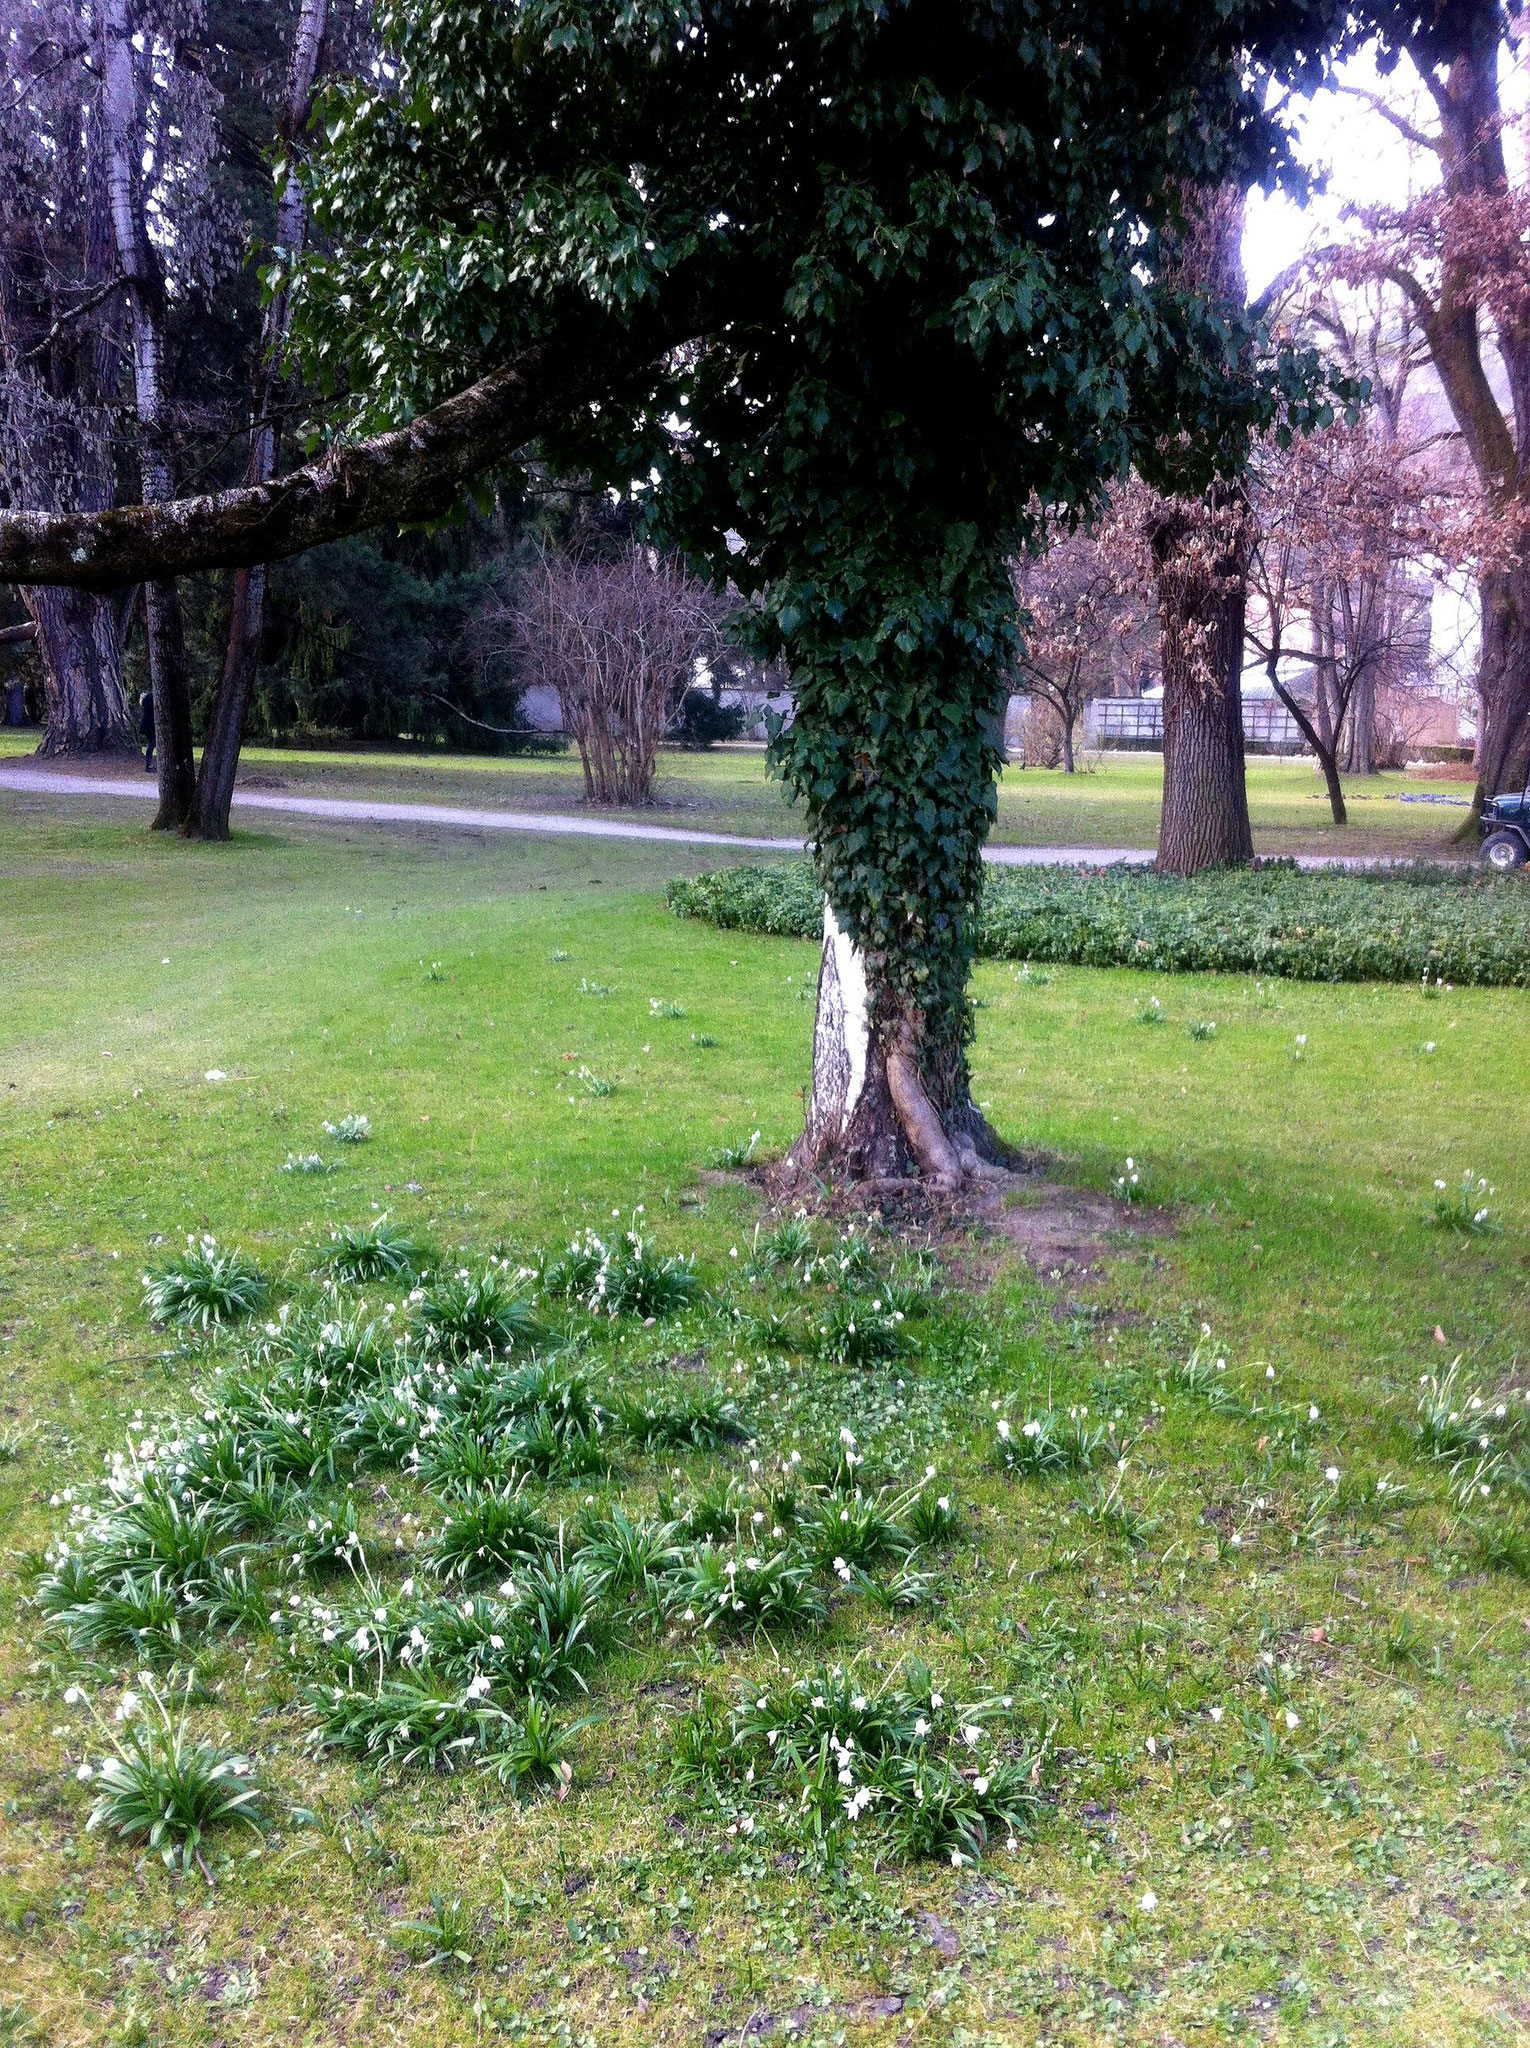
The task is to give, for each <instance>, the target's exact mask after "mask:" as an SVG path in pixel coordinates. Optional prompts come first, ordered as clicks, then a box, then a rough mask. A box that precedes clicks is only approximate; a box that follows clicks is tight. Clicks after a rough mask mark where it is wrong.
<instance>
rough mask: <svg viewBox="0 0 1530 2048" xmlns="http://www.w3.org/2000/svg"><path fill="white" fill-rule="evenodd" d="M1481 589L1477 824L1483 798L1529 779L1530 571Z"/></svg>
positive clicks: (1503, 575) (1501, 576) (1504, 575)
mask: <svg viewBox="0 0 1530 2048" xmlns="http://www.w3.org/2000/svg"><path fill="white" fill-rule="evenodd" d="M1477 588H1478V593H1479V596H1480V599H1481V605H1482V652H1481V656H1480V659H1479V663H1478V670H1477V682H1478V688H1479V690H1480V692H1481V697H1482V711H1483V718H1482V732H1481V740H1480V751H1479V754H1478V766H1477V774H1478V781H1477V796H1476V803H1475V807H1474V811H1473V817H1472V821H1471V822H1472V824H1473V825H1475V821H1476V813H1477V812H1479V811H1480V810H1481V808H1482V801H1483V799H1484V798H1485V797H1489V796H1496V795H1497V794H1498V793H1499V792H1500V791H1501V790H1507V789H1516V790H1517V789H1523V788H1524V787H1525V784H1526V781H1527V780H1530V635H1527V622H1530V571H1527V570H1525V569H1519V568H1516V569H1513V570H1507V571H1498V570H1494V571H1492V572H1490V573H1489V574H1488V575H1486V576H1484V577H1482V578H1481V580H1480V582H1479V583H1478V586H1477ZM1464 829H1465V828H1463V830H1464ZM1458 836H1460V835H1458Z"/></svg>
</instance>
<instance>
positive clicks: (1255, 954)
mask: <svg viewBox="0 0 1530 2048" xmlns="http://www.w3.org/2000/svg"><path fill="white" fill-rule="evenodd" d="M668 896H669V901H670V903H671V905H672V906H673V908H674V909H675V911H676V912H677V913H678V915H680V916H681V917H699V918H705V919H707V920H709V921H710V922H712V923H714V924H716V925H719V926H720V927H722V928H723V929H724V930H728V931H749V932H766V933H772V934H777V935H790V936H791V937H794V938H817V937H818V936H819V935H820V934H821V932H822V930H823V897H822V894H821V893H820V891H819V889H818V886H817V884H816V882H815V881H814V879H813V873H812V870H811V868H810V867H809V866H808V865H807V863H806V862H805V861H782V862H778V863H775V864H773V865H770V866H766V867H737V868H725V869H721V870H719V871H718V872H717V873H715V874H704V875H695V876H690V877H683V878H679V879H677V880H675V881H673V882H671V883H670V885H669V889H668ZM976 933H977V950H978V954H979V956H980V957H981V958H984V959H989V960H1013V961H1032V960H1035V961H1042V962H1053V963H1067V964H1070V965H1073V966H1078V967H1143V968H1150V969H1152V970H1154V971H1156V972H1168V973H1189V972H1203V971H1207V970H1210V971H1213V972H1223V973H1225V972H1229V971H1232V972H1238V973H1246V974H1278V975H1288V976H1290V977H1291V978H1292V979H1294V980H1298V981H1422V980H1423V979H1424V977H1425V976H1428V977H1429V978H1430V979H1431V980H1437V981H1441V982H1451V983H1458V984H1462V985H1466V986H1476V987H1481V988H1523V987H1525V986H1526V985H1527V984H1530V890H1527V889H1526V887H1525V884H1524V882H1523V881H1522V880H1520V879H1519V878H1517V877H1512V876H1511V877H1508V878H1504V877H1500V876H1493V875H1485V874H1479V873H1475V872H1472V871H1470V870H1466V871H1452V870H1451V869H1448V868H1418V869H1414V870H1409V869H1397V870H1392V871H1389V872H1384V873H1370V872H1361V873H1318V874H1307V873H1301V872H1298V871H1297V870H1295V869H1292V868H1288V867H1283V866H1281V865H1279V864H1278V863H1273V862H1266V863H1264V864H1263V865H1261V866H1260V867H1257V868H1254V869H1249V870H1246V871H1243V872H1236V871H1232V872H1221V873H1212V874H1204V875H1198V876H1195V877H1194V878H1192V879H1190V880H1181V879H1180V878H1178V877H1177V876H1172V875H1155V874H1153V873H1151V872H1149V871H1146V870H1141V869H1131V868H1123V867H1113V868H1104V869H1088V868H1032V869H1025V870H1021V871H1019V872H1015V871H1013V870H1005V869H998V870H993V869H990V870H989V871H988V872H987V873H986V874H985V875H984V878H983V897H982V902H981V905H980V906H979V910H978V915H977V924H976Z"/></svg>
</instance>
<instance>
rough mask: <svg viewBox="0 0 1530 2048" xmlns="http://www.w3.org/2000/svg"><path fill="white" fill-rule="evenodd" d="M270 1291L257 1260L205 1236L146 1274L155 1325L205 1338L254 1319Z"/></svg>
mask: <svg viewBox="0 0 1530 2048" xmlns="http://www.w3.org/2000/svg"><path fill="white" fill-rule="evenodd" d="M268 1291H269V1290H268V1288H267V1286H266V1281H265V1278H264V1276H263V1275H262V1273H261V1272H260V1269H259V1268H258V1267H257V1266H256V1265H255V1263H254V1261H253V1260H251V1259H248V1258H246V1257H245V1255H244V1253H243V1252H242V1251H240V1250H239V1249H238V1248H237V1247H236V1246H228V1247H225V1246H223V1245H220V1244H219V1243H218V1241H217V1239H216V1238H215V1237H209V1236H206V1235H203V1236H202V1237H194V1236H188V1237H187V1239H186V1249H185V1250H184V1251H183V1252H181V1253H180V1254H179V1255H178V1256H177V1257H175V1258H173V1259H167V1260H166V1261H165V1262H164V1264H163V1265H160V1266H156V1267H154V1268H153V1269H152V1270H151V1271H150V1272H147V1273H145V1274H144V1276H143V1305H144V1307H145V1308H146V1309H147V1310H148V1312H149V1315H150V1316H151V1318H152V1319H153V1320H154V1321H155V1322H156V1323H163V1324H165V1325H166V1326H175V1327H177V1328H180V1329H183V1330H198V1331H200V1332H202V1333H203V1334H204V1335H205V1334H206V1333H207V1332H208V1331H209V1330H215V1329H219V1328H222V1327H224V1326H225V1325H227V1324H229V1323H237V1322H241V1321H243V1319H244V1318H245V1317H246V1316H252V1315H254V1313H255V1312H256V1310H257V1309H259V1308H261V1307H262V1306H263V1305H264V1303H265V1299H266V1295H267V1293H268Z"/></svg>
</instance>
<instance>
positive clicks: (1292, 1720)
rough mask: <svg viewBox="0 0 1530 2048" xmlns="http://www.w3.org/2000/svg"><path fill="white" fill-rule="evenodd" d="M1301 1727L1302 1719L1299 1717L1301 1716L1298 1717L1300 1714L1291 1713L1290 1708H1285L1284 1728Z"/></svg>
mask: <svg viewBox="0 0 1530 2048" xmlns="http://www.w3.org/2000/svg"><path fill="white" fill-rule="evenodd" d="M1301 1725H1302V1717H1301V1715H1300V1714H1297V1713H1293V1711H1292V1710H1291V1708H1290V1707H1287V1708H1286V1726H1287V1727H1288V1728H1300V1726H1301Z"/></svg>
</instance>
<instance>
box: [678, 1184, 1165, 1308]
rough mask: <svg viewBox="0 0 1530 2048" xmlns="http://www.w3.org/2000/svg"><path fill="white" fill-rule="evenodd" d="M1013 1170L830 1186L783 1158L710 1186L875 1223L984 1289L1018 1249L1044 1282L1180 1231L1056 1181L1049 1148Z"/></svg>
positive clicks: (793, 1208) (1158, 1215)
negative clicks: (739, 1187) (745, 1186)
mask: <svg viewBox="0 0 1530 2048" xmlns="http://www.w3.org/2000/svg"><path fill="white" fill-rule="evenodd" d="M1011 1157H1012V1162H1013V1163H1012V1165H1011V1167H1010V1168H1008V1169H1006V1170H991V1172H990V1175H989V1176H988V1177H985V1178H983V1179H981V1180H973V1181H969V1182H966V1183H964V1184H963V1186H962V1187H961V1188H959V1189H957V1190H956V1191H954V1192H946V1191H944V1190H939V1189H935V1188H933V1187H932V1186H931V1185H930V1184H929V1183H928V1182H927V1181H923V1180H917V1179H907V1180H902V1179H900V1180H877V1181H857V1182H853V1183H846V1184H845V1185H844V1186H843V1187H840V1188H835V1187H825V1186H823V1185H822V1184H821V1183H817V1182H815V1181H813V1180H812V1179H811V1177H809V1176H806V1175H803V1174H802V1173H800V1172H796V1171H794V1170H793V1169H792V1168H791V1167H790V1166H789V1165H787V1164H785V1163H783V1162H776V1163H771V1164H768V1165H764V1166H759V1167H755V1168H752V1169H750V1170H747V1171H745V1172H742V1173H738V1172H725V1171H718V1170H709V1171H706V1172H704V1173H702V1174H701V1175H700V1181H701V1184H702V1186H703V1187H709V1186H710V1187H726V1186H729V1185H736V1184H737V1182H738V1181H740V1180H744V1181H746V1182H748V1183H749V1184H750V1185H752V1186H754V1187H756V1188H758V1189H759V1190H760V1192H761V1193H762V1194H763V1196H764V1197H765V1211H764V1220H765V1221H766V1222H767V1223H773V1222H779V1221H780V1220H781V1219H782V1218H783V1217H786V1216H791V1215H794V1214H795V1213H796V1212H797V1210H799V1209H805V1210H806V1211H807V1212H808V1214H809V1215H819V1216H825V1217H829V1218H832V1219H833V1220H834V1221H835V1222H837V1223H840V1224H849V1223H857V1224H861V1223H870V1224H871V1225H873V1226H874V1227H875V1228H877V1229H880V1230H882V1231H885V1232H886V1234H887V1236H888V1237H889V1238H890V1239H892V1240H893V1242H894V1243H895V1244H897V1245H898V1246H899V1247H900V1248H901V1249H903V1250H907V1251H920V1250H928V1251H932V1252H934V1253H936V1254H937V1256H939V1257H940V1259H941V1262H942V1264H943V1265H944V1266H945V1267H946V1269H947V1272H948V1273H949V1275H950V1277H951V1279H952V1280H953V1281H955V1282H956V1284H957V1285H959V1286H963V1287H966V1288H968V1289H969V1290H971V1291H972V1292H974V1293H975V1292H978V1291H979V1290H981V1289H982V1288H984V1287H986V1286H988V1284H989V1283H990V1282H991V1281H992V1280H993V1279H994V1278H995V1276H996V1275H997V1274H998V1273H999V1272H1000V1271H1001V1270H1002V1268H1003V1267H1004V1266H1005V1265H1006V1264H1007V1263H1009V1261H1010V1260H1012V1259H1013V1258H1014V1257H1015V1256H1016V1255H1018V1256H1019V1257H1020V1258H1022V1259H1023V1260H1024V1262H1025V1264H1026V1265H1027V1266H1028V1267H1029V1268H1030V1270H1031V1271H1032V1272H1033V1273H1034V1274H1035V1275H1036V1276H1037V1278H1038V1279H1042V1280H1061V1279H1068V1280H1082V1279H1087V1278H1089V1277H1091V1276H1098V1275H1099V1273H1100V1271H1101V1269H1102V1267H1103V1266H1104V1265H1105V1264H1106V1262H1107V1261H1108V1260H1109V1259H1110V1257H1111V1256H1112V1254H1120V1253H1122V1252H1124V1251H1125V1250H1127V1249H1128V1248H1129V1247H1130V1246H1131V1245H1133V1244H1134V1243H1135V1242H1140V1241H1142V1240H1147V1239H1153V1238H1162V1237H1167V1236H1169V1235H1171V1234H1172V1232H1173V1231H1174V1229H1175V1227H1176V1226H1175V1223H1174V1219H1173V1217H1172V1216H1171V1215H1170V1214H1169V1212H1168V1211H1167V1210H1165V1209H1160V1208H1155V1207H1153V1206H1151V1205H1150V1204H1148V1203H1138V1202H1121V1201H1117V1200H1114V1199H1113V1198H1112V1197H1111V1196H1110V1195H1108V1194H1106V1193H1104V1192H1103V1191H1102V1190H1100V1189H1098V1188H1084V1187H1076V1186H1071V1185H1070V1184H1069V1183H1068V1182H1066V1181H1062V1180H1058V1179H1057V1178H1055V1175H1056V1170H1057V1168H1058V1166H1059V1164H1060V1163H1061V1162H1060V1161H1059V1160H1057V1159H1056V1158H1054V1157H1051V1156H1050V1155H1048V1154H1045V1153H1014V1154H1012V1155H1011Z"/></svg>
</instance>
